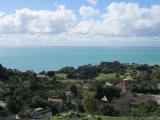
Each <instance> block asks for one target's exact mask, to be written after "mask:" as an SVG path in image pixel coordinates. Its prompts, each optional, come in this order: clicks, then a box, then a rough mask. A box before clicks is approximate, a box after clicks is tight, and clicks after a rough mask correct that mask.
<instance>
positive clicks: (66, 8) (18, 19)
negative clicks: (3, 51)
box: [0, 0, 160, 47]
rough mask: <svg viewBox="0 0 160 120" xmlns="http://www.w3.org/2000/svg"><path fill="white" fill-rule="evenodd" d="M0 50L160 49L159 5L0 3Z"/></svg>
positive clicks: (93, 0) (122, 0)
mask: <svg viewBox="0 0 160 120" xmlns="http://www.w3.org/2000/svg"><path fill="white" fill-rule="evenodd" d="M0 46H125V47H126V46H127V47H130V46H131V47H160V0H0Z"/></svg>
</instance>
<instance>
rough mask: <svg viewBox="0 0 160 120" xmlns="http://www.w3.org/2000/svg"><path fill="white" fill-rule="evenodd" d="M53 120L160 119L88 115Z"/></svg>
mask: <svg viewBox="0 0 160 120" xmlns="http://www.w3.org/2000/svg"><path fill="white" fill-rule="evenodd" d="M51 120H160V118H159V117H134V118H133V117H108V116H92V115H87V116H85V117H81V118H69V117H63V116H56V117H53V118H52V119H51Z"/></svg>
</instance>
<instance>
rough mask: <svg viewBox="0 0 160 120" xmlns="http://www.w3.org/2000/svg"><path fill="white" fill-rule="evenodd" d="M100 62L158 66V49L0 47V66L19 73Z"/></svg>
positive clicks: (159, 50)
mask: <svg viewBox="0 0 160 120" xmlns="http://www.w3.org/2000/svg"><path fill="white" fill-rule="evenodd" d="M102 61H120V62H123V63H142V64H160V48H121V47H115V48H114V47H1V48H0V63H1V64H2V65H3V66H5V67H7V68H14V69H19V70H23V71H25V70H34V71H36V72H40V71H42V70H46V71H47V70H58V69H60V68H62V67H65V66H73V67H78V66H80V65H84V64H93V65H95V64H99V63H100V62H102Z"/></svg>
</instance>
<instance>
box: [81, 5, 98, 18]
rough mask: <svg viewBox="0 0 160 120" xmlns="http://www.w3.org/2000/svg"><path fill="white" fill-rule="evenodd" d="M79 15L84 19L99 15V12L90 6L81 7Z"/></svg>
mask: <svg viewBox="0 0 160 120" xmlns="http://www.w3.org/2000/svg"><path fill="white" fill-rule="evenodd" d="M79 13H80V15H82V16H83V17H93V16H96V15H98V14H99V10H97V9H94V8H92V7H89V6H81V7H80V9H79Z"/></svg>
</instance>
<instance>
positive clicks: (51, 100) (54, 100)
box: [48, 98, 63, 105]
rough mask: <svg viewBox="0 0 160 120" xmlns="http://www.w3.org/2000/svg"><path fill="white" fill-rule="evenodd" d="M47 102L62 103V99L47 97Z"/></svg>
mask: <svg viewBox="0 0 160 120" xmlns="http://www.w3.org/2000/svg"><path fill="white" fill-rule="evenodd" d="M48 102H49V103H50V104H54V105H59V104H63V100H62V99H53V98H48Z"/></svg>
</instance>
